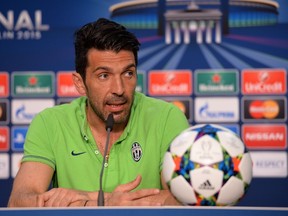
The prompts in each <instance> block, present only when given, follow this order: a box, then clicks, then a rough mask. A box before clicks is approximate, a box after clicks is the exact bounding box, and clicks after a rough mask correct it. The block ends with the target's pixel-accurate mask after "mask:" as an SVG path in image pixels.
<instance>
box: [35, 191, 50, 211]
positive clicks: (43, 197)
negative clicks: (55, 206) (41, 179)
mask: <svg viewBox="0 0 288 216" xmlns="http://www.w3.org/2000/svg"><path fill="white" fill-rule="evenodd" d="M54 193H55V190H53V189H52V190H50V191H47V192H44V193H42V194H39V195H38V196H37V198H36V199H37V200H36V202H37V207H44V206H45V203H46V202H47V201H48V200H49V199H50V198H51V197H52V196H53V194H54Z"/></svg>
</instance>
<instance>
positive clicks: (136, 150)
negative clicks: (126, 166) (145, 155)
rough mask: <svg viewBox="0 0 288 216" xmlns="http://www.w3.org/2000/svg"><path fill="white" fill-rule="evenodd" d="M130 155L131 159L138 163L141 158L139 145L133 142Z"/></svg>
mask: <svg viewBox="0 0 288 216" xmlns="http://www.w3.org/2000/svg"><path fill="white" fill-rule="evenodd" d="M131 153H132V157H133V159H134V161H135V162H138V161H140V159H141V157H142V148H141V146H140V144H139V143H137V142H134V143H133V144H132V148H131Z"/></svg>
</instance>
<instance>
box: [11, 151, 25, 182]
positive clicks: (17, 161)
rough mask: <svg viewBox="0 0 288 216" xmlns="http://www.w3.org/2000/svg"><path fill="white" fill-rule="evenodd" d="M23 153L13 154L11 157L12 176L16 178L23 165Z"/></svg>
mask: <svg viewBox="0 0 288 216" xmlns="http://www.w3.org/2000/svg"><path fill="white" fill-rule="evenodd" d="M22 157H23V153H12V156H11V176H12V178H15V176H16V175H17V172H18V170H19V168H20V165H21V160H22Z"/></svg>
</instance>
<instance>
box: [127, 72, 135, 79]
mask: <svg viewBox="0 0 288 216" xmlns="http://www.w3.org/2000/svg"><path fill="white" fill-rule="evenodd" d="M134 74H135V72H134V71H127V72H126V73H125V77H127V78H130V79H131V78H132V77H133V76H134Z"/></svg>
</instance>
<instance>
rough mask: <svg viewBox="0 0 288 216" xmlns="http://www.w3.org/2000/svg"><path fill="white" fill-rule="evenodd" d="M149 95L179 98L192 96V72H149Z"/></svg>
mask: <svg viewBox="0 0 288 216" xmlns="http://www.w3.org/2000/svg"><path fill="white" fill-rule="evenodd" d="M148 91H149V95H152V96H162V95H163V96H165V95H169V96H175V95H177V96H179V95H183V96H186V95H191V94H192V71H190V70H171V71H169V70H155V71H150V72H149V88H148Z"/></svg>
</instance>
